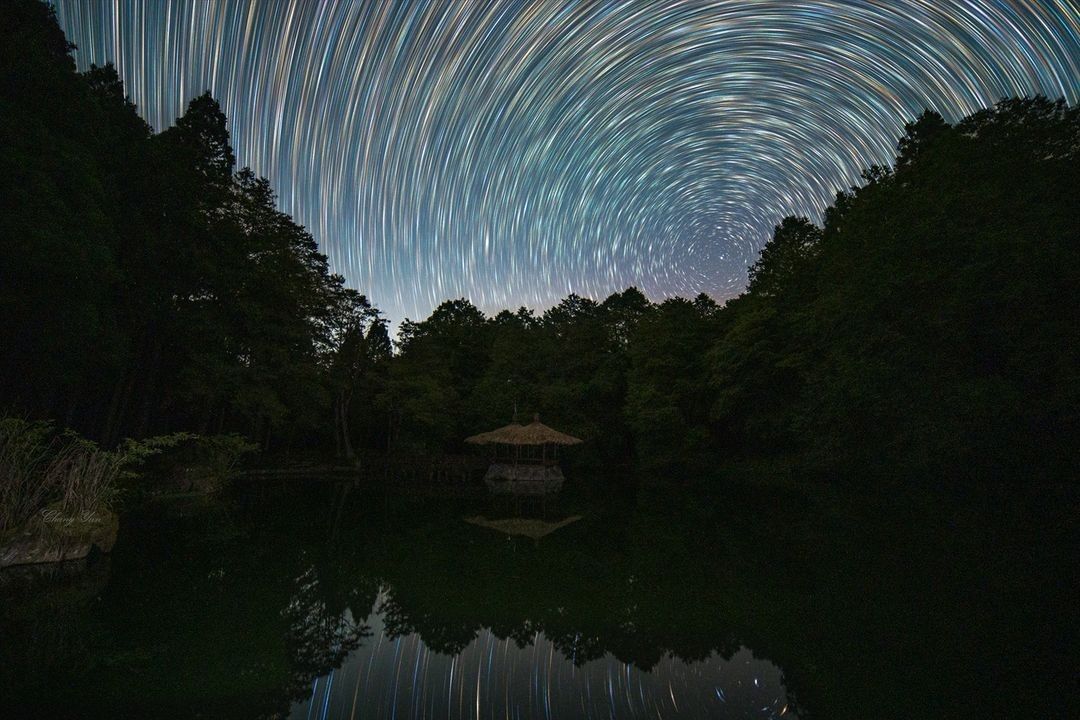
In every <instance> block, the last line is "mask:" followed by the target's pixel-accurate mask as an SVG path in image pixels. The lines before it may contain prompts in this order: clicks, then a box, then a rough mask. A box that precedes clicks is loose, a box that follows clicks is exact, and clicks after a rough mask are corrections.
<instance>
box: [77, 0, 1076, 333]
mask: <svg viewBox="0 0 1080 720" xmlns="http://www.w3.org/2000/svg"><path fill="white" fill-rule="evenodd" d="M56 6H57V10H58V15H59V18H60V22H61V25H62V27H63V28H64V30H65V32H66V33H67V35H68V38H69V39H70V40H71V41H72V42H74V43H76V44H77V45H78V47H79V49H78V51H77V52H76V53H75V55H76V58H77V61H78V63H79V67H80V69H85V68H86V67H88V66H89V64H90V63H92V62H93V63H97V64H103V63H104V62H106V61H114V62H115V64H116V65H117V68H118V70H119V72H120V75H121V77H122V78H123V79H124V81H125V83H126V85H127V89H128V92H129V94H130V96H131V99H132V100H133V101H134V102H135V103H136V104H137V105H138V106H139V109H140V111H141V112H142V114H143V116H144V117H145V118H146V119H147V121H148V122H150V124H151V125H152V126H153V127H154V128H155V129H156V130H161V129H164V128H166V127H168V126H169V125H170V124H171V122H172V120H173V119H174V118H175V117H176V116H177V115H179V114H180V113H182V112H183V108H184V106H185V104H186V102H187V101H188V100H189V99H190V98H191V97H193V96H195V95H197V94H199V93H200V92H202V91H203V90H205V89H209V90H210V91H211V92H212V93H213V94H214V95H215V97H217V98H218V99H219V100H220V101H221V103H222V105H223V108H224V110H225V112H226V114H227V115H228V117H229V119H230V123H231V126H230V127H231V131H232V137H233V143H234V146H235V147H236V150H237V157H238V160H239V162H240V164H242V165H250V166H251V167H252V168H253V169H254V170H255V171H256V172H258V173H259V174H262V175H265V176H267V177H269V178H270V179H271V181H272V182H273V184H274V187H275V188H276V189H277V191H278V193H279V196H280V204H281V207H282V209H283V210H285V211H286V212H288V213H290V214H292V215H293V216H294V217H295V218H296V219H297V220H298V222H300V223H302V224H304V225H306V226H307V227H308V228H309V229H310V230H311V231H312V233H313V234H314V235H315V237H316V239H317V240H318V241H319V243H320V244H321V246H322V248H323V250H324V251H325V252H326V253H327V254H328V255H329V257H330V262H331V265H332V267H333V269H334V270H335V271H337V272H340V273H342V274H343V275H345V276H346V278H347V279H348V282H349V284H350V285H352V286H355V287H357V288H358V289H359V290H361V291H362V292H364V293H366V294H367V295H368V296H369V297H371V298H372V300H373V301H374V302H375V304H376V305H377V306H378V307H380V308H381V309H382V310H383V311H384V312H385V313H386V315H387V316H388V317H389V318H390V319H391V320H393V321H395V322H396V321H399V320H400V319H401V318H402V317H403V316H409V317H412V318H414V319H419V318H423V317H425V316H426V315H427V314H428V313H429V311H430V310H431V309H432V307H434V306H435V305H436V304H438V303H439V302H440V301H442V300H444V299H447V298H452V297H459V296H465V297H468V298H470V299H471V300H472V301H473V302H475V303H476V304H477V305H479V306H480V307H481V308H482V309H484V310H486V311H492V310H497V309H500V308H502V307H516V306H518V305H522V304H524V305H529V306H532V307H536V308H543V307H546V306H548V305H550V304H552V303H553V302H556V301H558V299H560V298H561V297H563V296H565V295H566V294H568V293H570V292H577V293H579V294H583V295H589V296H592V297H597V298H602V297H604V296H606V295H607V294H609V293H610V292H612V291H615V290H621V289H623V288H625V287H626V286H628V285H637V286H638V287H640V288H641V289H643V290H644V291H645V292H646V293H647V294H648V295H649V296H650V297H653V298H661V297H665V296H668V295H672V294H681V295H693V294H696V293H698V292H707V293H709V294H711V295H713V296H714V297H716V298H718V299H724V298H727V297H730V296H732V295H734V294H737V293H738V292H739V291H740V290H741V288H742V286H743V285H744V283H745V279H746V267H747V265H749V264H751V263H752V262H753V260H754V258H755V256H756V254H757V251H758V250H759V249H760V247H761V245H762V244H763V243H764V242H765V240H766V239H767V238H768V237H769V236H770V234H771V230H772V226H773V225H774V224H775V223H776V222H777V221H778V220H779V219H780V218H781V217H783V216H785V215H788V214H793V213H794V214H801V215H808V216H810V217H811V218H812V219H814V220H818V219H819V218H820V213H821V211H822V210H823V209H824V207H825V206H826V205H827V204H828V203H829V202H830V201H831V199H832V197H833V195H834V194H835V192H836V190H838V189H840V188H843V187H846V186H848V185H850V184H853V183H854V182H856V181H857V179H858V176H859V172H860V171H861V170H862V169H863V168H865V167H867V166H869V165H871V164H874V163H884V162H888V161H889V160H891V158H892V156H893V155H894V146H895V142H896V139H897V137H898V136H899V135H900V134H902V132H903V124H904V122H905V121H907V120H910V119H912V118H913V117H915V116H916V115H917V114H918V113H919V112H920V111H921V110H922V109H923V108H924V107H931V108H934V109H936V110H938V111H939V112H941V113H942V114H943V115H945V116H946V118H947V119H949V120H955V119H958V118H959V117H961V116H963V115H965V114H967V113H970V112H972V111H974V110H976V109H978V108H980V107H984V106H986V105H989V104H992V103H993V102H995V101H997V100H998V99H1000V98H1001V97H1003V96H1007V95H1017V94H1019V95H1023V94H1034V93H1043V94H1045V95H1048V96H1050V97H1053V98H1057V97H1062V96H1064V97H1065V98H1066V99H1067V100H1068V101H1070V102H1072V103H1076V102H1078V100H1080V4H1078V2H1076V0H1045V1H1044V2H1031V1H1029V0H1011V1H1008V2H1007V1H1004V0H978V1H972V2H950V1H949V0H888V1H885V0H881V1H878V2H837V1H821V0H815V1H810V2H794V1H791V0H775V1H772V0H755V1H750V0H732V1H724V0H711V1H709V2H697V1H691V2H678V1H677V0H653V1H649V2H566V1H565V0H534V1H533V2H495V1H494V0H484V1H478V2H466V1H465V0H452V1H451V2H437V1H435V0H418V1H415V2H413V1H406V2H397V3H394V2H376V1H375V0H342V1H340V2H332V1H327V2H316V1H314V0H281V1H280V2H274V1H272V0H267V1H264V2H258V3H256V2H251V3H243V2H211V1H209V0H192V1H191V2H174V3H166V2H163V1H159V0H152V1H151V0H146V1H144V2H104V1H103V0H59V1H58V2H57V3H56Z"/></svg>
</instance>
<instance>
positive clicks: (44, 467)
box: [0, 417, 193, 534]
mask: <svg viewBox="0 0 1080 720" xmlns="http://www.w3.org/2000/svg"><path fill="white" fill-rule="evenodd" d="M191 437H193V436H191V435H188V434H184V433H178V434H176V435H169V436H164V437H156V438H150V439H149V440H144V441H142V442H136V441H134V440H125V441H124V442H123V443H121V445H120V446H119V447H118V448H117V449H116V450H103V449H102V448H100V447H98V445H97V444H95V443H93V442H91V441H90V440H87V439H85V438H82V437H79V436H78V435H76V434H75V433H74V432H71V431H66V432H62V433H58V432H56V430H55V428H54V427H53V425H52V423H48V422H29V421H27V420H23V419H20V418H12V417H5V418H0V534H2V533H4V532H6V531H8V530H11V529H14V528H17V527H19V526H21V525H22V524H23V523H25V522H26V521H27V520H29V519H30V518H31V517H32V516H33V515H34V513H36V512H38V511H39V510H40V509H41V508H43V507H45V506H46V505H51V504H53V503H56V504H57V505H56V507H57V509H58V510H59V513H60V514H61V515H62V516H64V517H65V518H72V519H76V518H84V517H87V516H88V515H89V514H90V513H93V512H94V511H95V510H99V509H109V508H110V507H111V506H112V504H113V502H114V501H115V498H116V494H117V481H118V480H119V479H120V478H122V477H124V476H125V475H126V474H129V473H130V472H131V468H132V467H133V466H134V465H137V464H138V463H140V462H142V460H144V459H145V458H146V457H147V456H149V455H153V454H155V453H158V452H160V451H161V450H162V449H164V448H166V447H171V446H173V445H175V444H177V443H179V442H181V441H183V440H187V439H189V438H191Z"/></svg>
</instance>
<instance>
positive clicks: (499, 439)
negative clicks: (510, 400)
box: [465, 415, 581, 445]
mask: <svg viewBox="0 0 1080 720" xmlns="http://www.w3.org/2000/svg"><path fill="white" fill-rule="evenodd" d="M465 442H467V443H472V444H473V445H491V444H499V445H578V444H580V443H581V440H580V438H576V437H574V436H573V435H567V434H566V433H563V432H559V431H558V430H555V429H553V428H550V427H548V426H547V425H545V424H544V423H542V422H540V416H539V415H533V421H532V422H531V423H529V424H528V425H521V424H519V423H516V422H513V423H510V424H509V425H505V426H503V427H501V428H499V429H498V430H491V431H489V432H485V433H480V434H479V435H473V436H472V437H467V438H465Z"/></svg>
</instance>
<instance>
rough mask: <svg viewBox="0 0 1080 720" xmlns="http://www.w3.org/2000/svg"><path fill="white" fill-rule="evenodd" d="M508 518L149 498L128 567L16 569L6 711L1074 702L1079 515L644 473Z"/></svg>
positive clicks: (477, 712)
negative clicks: (662, 489)
mask: <svg viewBox="0 0 1080 720" xmlns="http://www.w3.org/2000/svg"><path fill="white" fill-rule="evenodd" d="M505 510H506V509H505V508H497V507H493V506H492V505H491V501H490V500H489V499H488V498H487V497H486V496H484V495H483V494H482V493H480V494H477V495H475V496H470V497H464V498H461V497H458V498H440V497H424V498H420V497H410V496H408V495H402V494H400V493H397V492H391V493H388V492H385V491H383V490H380V489H379V488H377V487H364V486H352V485H345V484H340V483H331V482H313V483H307V484H305V485H304V486H302V487H295V486H294V487H291V488H285V487H257V488H248V489H246V490H242V491H238V492H236V493H234V494H233V495H231V496H230V497H229V498H227V499H225V500H222V501H213V502H211V501H207V500H205V499H199V498H195V499H181V500H170V501H157V502H153V503H150V504H144V505H140V506H138V507H134V506H133V507H131V508H129V509H128V510H127V511H125V512H124V513H123V514H122V529H121V535H120V538H119V542H118V543H117V547H116V549H115V550H114V552H113V553H112V555H111V556H109V557H99V558H96V559H92V560H91V561H90V562H88V563H81V564H68V565H64V566H53V567H51V568H29V569H27V568H24V569H20V570H17V571H14V572H13V571H11V570H8V571H4V573H3V574H2V575H0V599H2V601H3V606H2V612H0V622H2V624H0V631H2V634H0V640H2V642H0V680H2V685H0V711H2V712H0V716H2V717H5V718H7V717H149V718H157V717H162V718H166V717H230V718H275V717H276V718H285V717H288V718H496V717H498V718H578V717H581V718H676V717H686V718H778V717H784V718H796V717H797V718H814V717H827V718H843V717H851V718H868V717H872V718H882V717H897V718H899V717H968V716H971V717H991V716H993V717H1007V716H1015V717H1024V716H1031V715H1032V714H1033V712H1034V711H1035V710H1036V709H1040V708H1054V707H1056V708H1058V710H1062V711H1064V710H1065V709H1067V708H1071V707H1072V703H1074V702H1075V700H1076V683H1075V678H1076V674H1075V670H1076V669H1077V665H1076V661H1075V645H1074V642H1073V641H1074V640H1075V639H1076V635H1075V629H1076V624H1075V613H1074V612H1073V611H1072V602H1071V599H1070V598H1071V592H1070V578H1072V577H1074V575H1073V574H1072V573H1073V570H1074V567H1073V566H1074V562H1073V560H1074V558H1071V557H1068V556H1067V554H1066V556H1063V555H1062V553H1061V552H1060V548H1061V547H1069V545H1068V542H1070V541H1071V540H1070V539H1071V538H1072V537H1073V536H1072V534H1071V533H1072V529H1069V528H1064V527H1059V528H1042V529H1038V528H1036V529H1025V528H1023V527H1020V528H1013V529H1011V530H1008V531H1006V530H991V529H988V526H987V523H986V522H985V518H983V517H981V516H978V515H972V516H965V515H964V514H963V513H960V514H957V513H947V514H943V515H941V516H940V517H926V516H925V513H923V514H919V513H918V512H916V511H913V510H911V509H910V508H908V509H906V510H901V509H900V508H898V507H890V506H889V505H888V504H883V505H881V506H880V507H878V508H876V509H873V510H869V509H865V508H864V509H863V510H862V511H860V512H859V513H857V514H853V513H852V512H851V511H850V510H845V509H844V506H843V504H842V503H840V504H839V505H838V504H837V502H836V501H835V500H832V501H829V502H823V501H820V500H818V501H811V500H808V499H806V498H805V497H803V496H801V495H800V494H798V493H793V492H791V491H781V490H761V489H750V488H733V487H732V488H724V489H718V490H716V491H712V492H708V493H703V492H700V491H699V492H697V493H695V494H688V493H651V494H648V495H644V494H643V495H639V496H636V497H635V496H633V494H631V493H628V492H626V491H625V489H620V486H619V481H618V480H612V481H609V482H607V483H599V482H594V483H582V484H580V485H579V487H577V488H571V489H570V490H568V492H567V493H566V494H565V496H564V497H563V498H561V499H560V502H559V503H557V504H556V506H553V507H548V508H546V513H547V520H549V521H557V520H560V519H564V518H566V517H568V516H573V515H580V516H581V519H580V520H577V521H575V522H572V523H570V524H567V525H565V526H564V527H561V528H559V529H556V530H554V531H553V532H551V533H550V534H548V535H546V536H544V537H542V538H540V539H533V538H529V537H521V536H512V535H508V534H506V533H504V532H502V531H500V530H497V529H491V528H489V527H481V526H478V525H476V524H472V523H469V522H465V520H464V518H475V517H476V516H479V515H483V516H485V517H488V518H492V517H495V516H496V515H498V514H499V513H500V512H502V513H503V514H505ZM537 512H538V511H537V510H536V509H526V514H529V513H531V514H534V515H535V514H537ZM1002 522H1003V526H1004V525H1007V523H1006V522H1005V521H1002ZM916 528H917V529H916ZM1055 533H1057V535H1055ZM1062 543H1065V544H1062ZM1055 547H1056V548H1058V550H1056V551H1055V550H1054V549H1053V548H1055ZM1029 711H1032V712H1030V713H1029ZM1000 712H1005V714H999V713H1000ZM1056 716H1060V717H1066V716H1068V712H1065V713H1064V714H1061V715H1056Z"/></svg>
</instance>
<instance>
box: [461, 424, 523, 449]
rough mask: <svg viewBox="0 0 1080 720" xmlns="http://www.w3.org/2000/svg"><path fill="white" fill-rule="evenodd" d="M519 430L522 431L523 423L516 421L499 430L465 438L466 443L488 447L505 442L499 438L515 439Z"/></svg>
mask: <svg viewBox="0 0 1080 720" xmlns="http://www.w3.org/2000/svg"><path fill="white" fill-rule="evenodd" d="M519 430H521V423H519V422H517V421H515V422H512V423H510V424H509V425H503V426H502V427H501V428H499V429H498V430H491V431H489V432H482V433H480V434H479V435H472V436H470V437H467V438H465V442H467V443H472V444H473V445H488V444H490V443H498V442H505V441H504V440H500V439H499V438H504V437H513V436H514V434H515V433H517V432H518V431H519Z"/></svg>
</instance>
